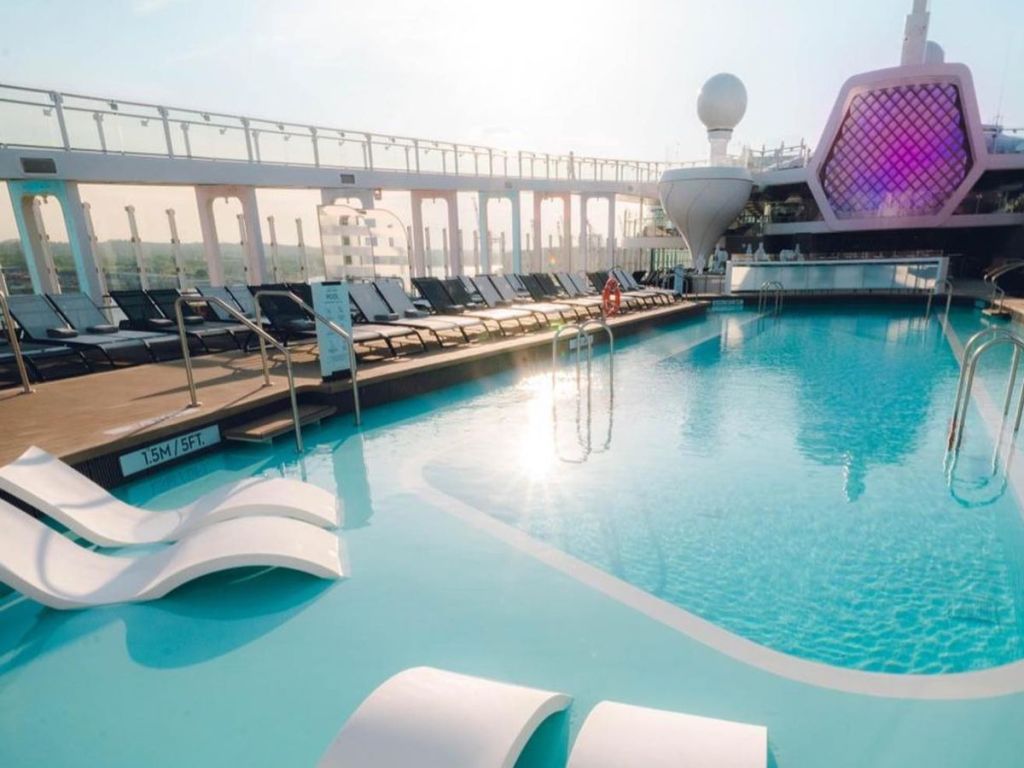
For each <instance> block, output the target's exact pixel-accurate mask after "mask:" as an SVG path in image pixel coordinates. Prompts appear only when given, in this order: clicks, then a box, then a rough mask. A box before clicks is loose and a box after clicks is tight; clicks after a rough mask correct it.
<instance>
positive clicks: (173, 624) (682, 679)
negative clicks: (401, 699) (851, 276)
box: [0, 307, 1024, 768]
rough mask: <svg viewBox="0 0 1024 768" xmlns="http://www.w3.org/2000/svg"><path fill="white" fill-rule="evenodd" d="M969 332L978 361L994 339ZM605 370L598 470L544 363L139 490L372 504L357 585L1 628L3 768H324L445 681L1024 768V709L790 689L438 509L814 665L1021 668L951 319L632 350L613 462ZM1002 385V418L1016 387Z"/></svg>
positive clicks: (793, 760) (844, 744)
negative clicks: (418, 688)
mask: <svg viewBox="0 0 1024 768" xmlns="http://www.w3.org/2000/svg"><path fill="white" fill-rule="evenodd" d="M953 320H954V323H953V324H954V326H955V327H956V330H957V332H958V333H959V334H960V335H961V336H963V337H965V336H966V335H967V333H969V332H970V331H971V330H974V329H976V328H977V327H978V322H979V320H978V317H977V315H975V314H974V313H972V312H966V311H964V312H957V313H956V314H955V316H954V318H953ZM604 362H605V361H604V359H603V357H602V356H600V355H599V356H598V357H597V358H596V359H595V367H594V379H593V390H592V392H591V411H590V417H591V421H590V431H589V436H590V439H589V447H590V452H589V454H588V455H586V456H585V455H584V454H585V453H586V451H585V450H584V447H585V446H586V445H587V444H588V440H587V435H588V432H587V430H586V426H587V424H586V414H587V410H586V408H585V407H583V406H584V405H585V401H583V402H581V404H580V405H581V407H580V414H581V417H583V418H582V419H581V421H580V428H579V430H577V422H576V389H575V384H574V379H573V376H572V373H571V368H565V369H563V373H562V374H561V375H560V378H559V381H558V386H557V389H556V394H555V395H554V396H553V394H552V388H551V379H550V376H549V375H548V372H547V370H546V367H545V366H539V367H538V371H537V373H536V375H533V376H531V375H513V374H505V375H500V376H495V377H490V378H487V379H483V380H480V381H477V382H473V383H471V384H467V385H464V386H460V387H455V388H452V389H448V390H444V391H441V392H437V393H433V394H430V395H426V396H423V397H419V398H416V399H413V400H409V401H405V402H401V403H395V404H391V405H389V406H387V407H384V408H374V409H370V410H368V411H367V412H366V413H365V414H364V415H365V425H364V428H363V429H362V430H360V431H357V430H355V429H354V428H353V427H352V426H351V423H350V421H349V419H348V418H347V417H342V418H338V419H335V420H333V421H331V422H329V423H327V424H325V425H324V426H323V427H322V428H319V429H309V430H307V432H306V441H307V447H308V450H307V453H306V454H305V455H304V456H302V457H298V456H296V455H295V453H294V449H293V445H292V444H291V443H290V442H289V441H288V440H286V439H285V440H279V441H278V442H277V443H276V444H275V445H274V446H272V447H268V446H251V445H229V446H226V447H225V450H223V451H219V452H217V453H213V454H209V455H207V456H204V457H201V458H199V459H197V460H195V461H192V462H189V463H188V464H185V465H180V466H177V467H172V468H169V469H167V470H166V471H163V472H160V473H157V474H155V475H152V476H150V477H147V478H143V479H140V480H138V481H136V482H134V483H132V484H130V485H128V486H125V487H123V488H121V489H119V491H118V493H119V495H121V496H122V497H124V498H126V499H127V500H129V501H132V502H137V503H145V504H148V505H151V506H153V507H155V508H160V507H168V506H172V505H176V504H179V503H182V502H184V501H188V500H190V499H192V498H195V496H197V495H198V494H200V493H202V492H203V491H205V490H208V489H211V488H213V487H216V486H217V485H220V484H222V483H225V482H230V481H231V480H234V479H238V478H240V477H248V476H254V475H267V476H278V475H286V476H290V477H303V478H306V479H308V480H309V481H311V482H314V483H316V484H318V485H321V486H322V487H324V488H327V489H329V490H331V491H334V492H336V493H338V494H339V495H340V496H341V497H342V498H343V499H344V501H345V504H346V507H347V517H348V519H347V523H346V526H345V529H344V530H343V531H342V532H341V534H340V535H341V536H342V538H343V540H344V541H345V544H346V547H347V549H348V552H349V556H350V559H351V568H352V577H351V578H350V579H348V580H345V581H341V582H337V583H326V582H320V581H317V580H312V579H309V578H306V577H303V576H301V575H298V574H293V573H289V572H287V571H282V570H270V571H258V572H256V571H245V572H238V573H228V574H222V575H217V576H212V577H208V578H205V579H201V580H199V581H198V582H195V583H193V584H189V585H186V586H185V587H182V588H181V589H179V590H176V591H175V592H174V593H172V594H171V595H170V596H168V597H167V598H165V599H162V600H158V601H154V602H152V603H149V604H142V605H126V606H113V607H110V608H105V609H97V610H90V611H83V612H57V611H49V610H46V609H43V608H41V607H39V606H38V605H36V604H34V603H32V602H31V601H26V600H10V599H8V600H4V601H0V765H4V766H8V765H10V766H34V765H62V766H63V765H107V766H136V765H150V766H178V765H183V764H194V765H235V764H247V765H261V766H262V765H266V766H277V765H310V764H313V763H314V762H315V760H316V758H317V757H318V756H319V755H320V753H321V752H322V750H323V749H324V748H325V747H326V745H327V744H328V743H329V741H330V740H331V738H332V737H333V735H334V733H335V732H336V731H337V729H338V728H339V727H340V725H341V723H342V722H343V721H344V719H345V718H346V717H347V716H348V714H350V713H351V712H352V711H353V710H354V709H355V707H356V706H357V705H358V703H359V702H360V701H361V700H362V699H363V698H364V697H365V696H366V695H367V694H368V693H369V692H370V691H371V690H372V689H373V688H374V687H376V686H377V685H378V684H379V683H380V682H381V681H382V680H384V679H385V678H387V677H388V676H389V675H391V674H394V673H395V672H397V671H399V670H401V669H404V668H407V667H410V666H415V665H421V664H431V665H435V666H440V667H444V668H448V669H453V670H455V671H461V672H466V673H469V674H479V675H485V676H490V677H495V678H498V679H504V680H509V681H513V682H518V683H522V684H526V685H535V686H539V687H545V688H548V689H552V690H562V691H565V692H567V693H570V694H572V695H573V696H574V697H575V703H574V705H573V708H572V710H571V711H570V720H571V722H570V731H571V732H573V731H575V730H576V729H577V728H578V727H579V723H580V721H581V719H582V718H583V717H584V716H585V715H586V713H587V712H588V711H589V708H590V707H592V706H593V705H594V704H595V703H596V702H597V701H600V700H602V699H613V700H618V701H626V702H629V703H635V704H639V705H643V706H653V707H662V708H666V709H673V710H678V711H683V712H690V713H693V714H699V715H705V716H710V717H724V718H728V719H734V720H739V721H743V722H753V723H760V724H764V725H766V726H768V729H769V743H770V749H771V752H772V756H773V762H772V764H776V765H779V766H781V767H782V768H811V767H812V766H813V767H815V768H816V767H817V766H821V765H829V766H833V767H836V768H854V766H856V767H857V768H861V766H864V765H872V766H880V767H882V768H897V767H898V768H904V766H906V765H924V764H926V765H930V766H950V767H952V766H963V765H992V766H1014V765H1019V756H1020V754H1022V750H1024V733H1021V731H1020V729H1019V728H1018V727H1017V725H1019V722H1020V718H1021V713H1022V712H1024V698H1022V697H1021V696H1020V695H1003V696H999V697H995V698H986V699H980V700H973V701H971V700H959V701H958V700H955V699H954V700H945V701H912V700H904V699H899V698H879V697H877V696H865V695H861V694H854V693H849V692H843V691H835V690H830V689H829V688H828V687H827V686H826V687H820V686H818V685H808V684H804V683H799V682H796V681H794V680H791V679H787V678H786V677H785V676H780V675H778V674H773V673H770V672H766V671H764V670H762V669H758V668H756V667H754V666H751V665H750V664H748V663H745V662H743V661H739V660H736V659H733V658H729V657H728V656H726V655H723V654H722V653H721V652H719V651H718V650H716V649H715V648H714V647H711V646H708V645H705V644H703V643H701V642H698V641H695V640H694V639H692V638H691V637H689V636H687V634H685V633H684V632H680V631H678V630H676V629H672V628H670V627H667V626H664V625H663V624H661V623H659V622H657V621H654V620H652V619H651V618H650V617H649V616H647V615H644V614H643V613H641V612H639V611H637V610H635V609H634V608H633V607H632V606H630V605H627V604H624V603H623V602H620V601H617V600H614V599H611V598H609V597H608V596H607V595H605V594H602V593H600V592H598V591H596V590H594V589H593V588H591V587H590V586H588V585H587V584H585V583H582V582H581V581H579V580H577V579H576V578H573V577H572V576H570V575H567V574H565V573H562V572H558V571H556V570H555V569H552V568H550V567H549V566H548V565H546V564H545V563H543V562H540V561H538V560H536V559H535V558H534V557H532V556H531V555H529V554H527V553H524V552H522V551H519V550H517V549H515V548H513V547H510V546H508V545H507V543H506V542H504V541H502V540H500V539H498V538H495V537H494V536H492V535H491V534H489V533H487V532H484V531H482V530H478V529H477V528H475V527H474V526H472V525H467V524H466V523H465V521H464V520H462V519H459V518H457V517H455V516H453V515H451V514H449V512H450V510H447V509H446V508H445V506H444V504H440V503H438V502H437V500H436V499H435V498H433V497H430V498H427V497H426V496H425V495H424V494H421V492H420V491H421V490H422V489H423V488H424V487H425V486H424V482H426V483H428V484H429V485H430V486H433V487H434V488H437V489H440V490H441V491H443V493H444V494H446V495H448V496H450V497H455V498H457V499H459V500H462V501H464V502H465V503H468V504H470V505H472V506H474V507H477V508H478V509H480V510H482V512H483V513H486V514H487V515H490V516H492V518H493V519H495V520H499V521H503V522H504V523H506V524H508V525H510V526H513V527H514V528H515V529H518V530H523V531H527V532H529V534H530V535H531V536H534V537H535V538H536V539H537V540H538V541H545V542H549V543H550V544H551V545H553V546H555V547H558V548H560V549H562V550H564V551H566V552H569V553H571V554H573V555H575V556H576V557H579V558H581V559H582V560H586V561H588V562H590V563H592V564H594V565H595V566H597V567H599V568H601V569H603V570H605V571H607V572H609V573H612V574H614V575H616V576H618V577H619V578H621V579H623V580H625V581H628V582H630V583H632V584H635V585H636V586H638V587H640V588H641V589H644V590H647V591H649V592H651V593H652V594H655V595H657V596H658V597H659V598H661V600H663V601H666V602H665V604H666V605H667V604H669V603H674V604H676V605H679V606H681V607H683V608H685V609H686V610H689V611H692V612H694V613H696V614H698V615H700V616H704V617H706V618H708V619H709V620H711V621H714V622H715V623H717V624H719V625H721V626H723V627H725V628H727V629H729V630H732V631H734V632H737V633H740V634H742V635H744V636H746V637H748V638H750V639H752V640H755V641H756V642H759V643H763V644H765V645H768V646H771V647H774V648H777V649H779V650H782V651H785V652H786V653H791V654H796V655H799V656H802V657H804V658H811V659H819V660H825V661H828V662H829V663H833V664H840V665H844V666H849V667H857V668H860V669H890V670H892V671H897V672H907V671H920V672H940V671H951V670H956V669H977V668H981V667H986V666H994V665H997V664H1002V663H1005V662H1006V661H1010V660H1012V659H1015V658H1020V657H1021V655H1022V654H1021V653H1020V648H1019V644H1020V642H1021V637H1022V632H1021V628H1020V619H1019V617H1020V615H1021V613H1020V607H1019V606H1020V599H1021V598H1020V594H1021V591H1022V587H1021V584H1022V583H1024V582H1022V581H1021V578H1020V575H1019V574H1020V552H1021V550H1022V549H1024V545H1022V541H1021V522H1020V515H1019V511H1018V506H1017V503H1016V501H1015V499H1014V494H1013V491H1012V488H1010V489H1007V490H1005V491H1004V492H1002V493H1001V494H996V495H995V498H994V500H993V499H991V498H987V497H991V496H992V494H991V493H988V491H990V490H991V487H990V485H988V486H985V487H981V483H982V482H983V481H984V480H985V477H986V474H987V471H988V470H987V466H988V458H989V455H990V452H989V449H990V447H991V439H990V438H989V436H988V435H987V434H986V432H985V430H984V429H982V428H981V423H980V418H979V417H978V414H977V413H972V421H971V424H970V426H969V430H968V435H967V438H966V441H965V453H964V459H963V461H962V462H961V465H960V468H959V470H958V473H959V474H958V482H959V486H958V487H959V488H960V491H961V493H960V494H959V495H960V496H961V497H967V498H966V500H962V501H961V502H958V501H956V500H955V499H953V498H952V497H951V496H950V493H949V489H948V488H946V486H945V484H944V480H943V473H942V451H943V445H944V440H945V434H944V433H945V420H946V418H947V415H948V410H949V408H950V406H951V402H950V401H951V399H952V388H953V384H954V383H955V376H956V364H955V361H954V358H953V355H952V353H951V352H950V349H949V345H948V344H947V342H946V341H945V339H944V338H943V337H942V336H941V334H940V330H939V327H938V325H937V324H935V323H934V322H933V323H931V324H929V325H925V324H923V323H921V322H920V313H919V312H918V311H911V310H902V309H899V308H885V309H878V308H876V309H870V308H864V307H858V308H856V309H851V310H849V311H837V310H835V309H834V308H830V309H829V310H828V311H826V312H817V311H806V310H797V309H795V308H787V310H786V314H785V315H784V317H783V318H782V319H781V321H780V322H779V323H778V324H772V323H766V324H764V323H763V324H758V323H757V322H756V321H754V320H753V318H752V316H751V315H749V314H746V313H730V314H722V315H709V316H708V317H707V318H706V319H704V320H693V321H689V322H685V323H681V324H680V325H678V326H676V327H673V328H671V329H667V330H664V331H660V332H657V333H651V334H648V335H646V336H644V337H642V338H637V339H630V340H627V341H626V342H624V343H623V344H621V345H620V348H619V351H618V352H617V354H616V374H615V377H616V378H615V403H614V422H613V424H612V431H611V441H610V443H608V446H607V448H606V447H605V442H606V438H607V427H608V421H607V418H606V417H607V405H606V400H605V399H604V398H605V396H606V395H607V389H606V385H605V379H604V378H603V377H602V374H603V372H604V369H603V367H602V366H603V365H604ZM983 380H984V381H985V382H986V383H987V384H990V385H991V387H992V391H993V392H996V391H997V390H996V387H998V386H999V384H1000V382H1001V379H1000V378H999V377H998V364H997V362H993V363H992V364H991V365H990V366H988V368H987V369H986V371H984V372H983ZM996 399H998V397H996ZM553 407H554V408H556V409H557V410H556V414H557V419H558V421H557V424H558V429H557V435H556V434H555V430H553V428H552V419H551V414H552V408H553ZM862 433H864V434H862ZM556 436H557V439H558V444H557V446H556V445H555V444H554V438H555V437H556ZM581 440H582V442H583V447H581V444H580V443H581ZM584 458H585V459H586V460H585V461H584V460H583V459H584ZM983 496H987V497H986V498H982V497H983ZM560 765H561V764H560V763H559V762H558V761H557V760H553V761H552V762H551V763H550V766H560Z"/></svg>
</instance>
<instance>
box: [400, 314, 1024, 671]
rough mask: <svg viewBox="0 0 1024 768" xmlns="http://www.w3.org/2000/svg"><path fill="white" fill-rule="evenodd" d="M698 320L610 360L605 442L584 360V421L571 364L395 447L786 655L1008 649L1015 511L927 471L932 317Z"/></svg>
mask: <svg viewBox="0 0 1024 768" xmlns="http://www.w3.org/2000/svg"><path fill="white" fill-rule="evenodd" d="M710 323H711V328H712V329H713V328H714V326H715V325H716V324H717V325H718V326H719V327H720V328H721V333H720V334H717V335H712V336H711V337H710V338H707V339H706V340H701V338H700V337H698V338H696V339H693V338H692V337H689V338H685V335H684V338H680V334H663V335H661V336H659V337H657V338H656V339H652V340H649V341H646V342H644V343H642V344H638V345H631V346H629V347H627V348H625V349H622V350H621V351H620V352H619V354H618V355H617V359H616V367H615V388H616V395H617V397H616V398H615V402H614V408H613V415H614V423H613V425H612V428H611V429H612V436H611V439H610V441H608V445H607V448H605V445H604V443H605V442H606V441H607V435H608V427H609V424H608V402H607V401H608V393H607V388H608V383H607V377H606V376H605V375H603V374H605V370H604V369H603V367H601V365H600V364H595V369H594V375H593V385H592V391H591V393H590V396H589V400H590V406H589V413H588V412H587V411H588V408H587V400H588V396H587V393H586V390H585V388H584V390H583V394H582V395H581V396H579V397H577V390H576V387H575V378H574V372H573V370H572V367H571V366H569V367H567V368H566V369H564V372H563V374H562V375H561V376H560V377H559V387H558V389H557V390H556V391H555V393H554V394H552V390H551V382H550V381H549V379H548V377H547V376H545V375H543V374H540V375H537V376H535V377H531V378H527V379H525V380H522V381H519V382H516V383H513V384H508V385H506V386H504V387H499V388H496V389H494V390H493V391H490V392H487V393H485V394H480V395H477V396H469V397H464V398H461V399H460V402H459V403H458V404H451V405H449V406H446V407H443V408H441V409H439V410H438V411H435V412H433V413H432V414H431V415H430V416H429V418H426V419H425V420H424V421H423V422H422V423H419V424H410V425H406V426H403V427H402V428H401V429H400V430H398V431H397V432H396V433H395V434H394V435H393V436H392V439H393V440H394V441H395V450H396V452H398V453H405V452H407V451H410V450H415V448H413V447H412V446H419V445H433V446H434V448H433V450H431V451H430V452H429V453H424V461H425V466H426V470H425V473H426V477H427V478H428V480H429V481H430V482H431V483H432V484H434V485H436V486H438V487H440V488H442V489H443V490H445V491H446V492H449V493H451V494H452V495H454V496H456V497H458V498H461V499H463V500H465V501H467V502H468V503H470V504H471V505H473V506H475V507H477V508H479V509H481V510H484V511H486V512H488V513H489V514H491V515H494V516H495V517H497V518H499V519H501V520H503V521H505V522H507V523H510V524H512V525H515V526H517V527H518V528H521V529H522V530H524V531H527V532H528V533H529V534H530V535H531V536H534V537H537V538H539V539H541V540H543V541H545V542H547V543H550V544H552V545H554V546H556V547H558V548H560V549H562V550H564V551H565V552H567V553H569V554H571V555H573V556H575V557H577V558H580V559H582V560H584V561H586V562H588V563H590V564H592V565H596V566H598V567H599V568H601V569H603V570H605V571H607V572H609V573H611V574H613V575H615V576H617V577H618V578H621V579H623V580H625V581H627V582H629V583H631V584H633V585H635V586H638V587H640V588H642V589H644V590H645V591H647V592H649V593H651V594H653V595H655V596H657V597H659V598H661V599H663V600H666V601H669V602H670V603H673V604H675V605H677V606H679V607H681V608H684V609H686V610H688V611H692V612H694V613H696V614H698V615H699V616H701V617H703V618H705V619H707V620H709V621H711V622H713V623H715V624H717V625H719V626H721V627H724V628H726V629H729V630H731V631H733V632H736V633H738V634H740V635H743V636H744V637H747V638H749V639H751V640H754V641H755V642H758V643H762V644H764V645H767V646H769V647H771V648H774V649H776V650H779V651H782V652H785V653H789V654H793V655H796V656H800V657H803V658H806V659H811V660H815V661H822V662H826V663H829V664H836V665H841V666H847V667H854V668H857V669H864V670H871V671H880V672H899V673H940V672H959V671H966V670H971V669H980V668H985V667H989V666H996V665H999V664H1004V663H1007V662H1010V661H1014V660H1016V659H1019V658H1021V657H1022V656H1024V613H1022V608H1024V603H1022V600H1024V594H1022V593H1021V589H1020V585H1021V583H1022V574H1024V527H1022V519H1021V516H1020V514H1019V510H1018V508H1017V505H1016V502H1015V500H1014V499H1013V496H1012V494H1009V493H1006V494H1004V495H1003V496H1002V497H1000V498H999V499H998V500H997V501H996V502H995V503H992V504H985V505H982V504H980V503H977V504H976V503H974V502H972V500H971V499H970V498H969V497H968V499H967V500H966V502H964V501H963V500H957V499H955V498H953V497H952V496H951V494H950V490H949V488H947V485H946V479H945V476H944V474H943V471H942V466H943V454H944V448H945V430H946V426H947V422H948V418H949V410H950V409H949V399H950V396H951V395H950V393H951V392H952V390H953V389H954V387H955V384H956V376H957V371H958V369H957V364H956V360H955V358H954V355H953V354H952V351H951V349H950V347H949V345H948V343H947V341H946V339H945V338H944V337H943V334H942V329H941V327H940V325H939V324H938V323H936V322H934V321H933V322H930V323H929V322H925V321H924V319H923V318H922V317H921V314H920V311H919V310H910V311H905V312H901V311H894V310H892V309H888V308H874V309H865V308H863V307H860V308H855V309H851V310H850V311H846V312H843V311H838V312H837V311H836V310H835V309H833V308H830V309H828V310H817V311H816V310H790V311H787V313H786V315H785V317H784V319H782V320H780V321H777V322H776V321H764V320H753V319H752V318H751V317H750V316H747V315H743V314H731V315H727V316H721V317H720V318H718V319H717V323H716V320H715V319H714V318H713V319H712V320H711V321H710ZM577 402H579V403H581V410H582V414H581V415H580V416H579V418H577V410H576V409H577ZM553 409H554V410H553ZM552 413H554V414H555V419H554V421H555V423H557V425H558V430H557V431H556V430H553V428H552V425H551V422H552ZM588 419H589V425H588ZM577 423H579V424H580V425H581V426H580V430H581V431H582V433H583V434H582V435H581V434H577V432H578V430H577ZM588 432H589V436H588V434H586V433H588ZM580 438H582V439H580ZM588 439H589V443H590V447H591V449H592V450H591V452H590V454H589V455H587V454H586V450H585V448H586V444H587V442H588ZM976 442H977V441H975V443H976ZM439 443H440V444H441V445H440V446H439V445H438V444H439ZM581 444H582V447H581ZM970 445H971V441H968V449H967V453H968V456H972V457H973V454H972V453H971V451H970ZM439 448H441V449H440V450H439ZM979 467H980V464H979V463H978V462H972V461H971V459H970V458H967V457H965V459H964V460H963V461H962V462H961V464H960V465H959V467H958V485H962V484H963V483H964V475H965V474H970V473H971V472H972V471H977V470H978V469H979Z"/></svg>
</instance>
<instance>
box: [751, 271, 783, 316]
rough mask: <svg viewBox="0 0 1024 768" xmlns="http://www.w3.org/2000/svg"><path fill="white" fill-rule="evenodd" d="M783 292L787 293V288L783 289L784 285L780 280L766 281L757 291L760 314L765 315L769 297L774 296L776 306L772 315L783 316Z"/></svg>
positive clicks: (773, 307) (774, 305)
mask: <svg viewBox="0 0 1024 768" xmlns="http://www.w3.org/2000/svg"><path fill="white" fill-rule="evenodd" d="M783 291H785V288H783V286H782V283H780V282H779V281H778V280H766V281H765V282H763V283H761V287H760V288H759V289H758V291H757V311H758V313H759V314H763V313H764V312H765V311H766V310H767V309H768V297H769V296H772V297H773V299H774V304H773V306H772V312H771V314H772V315H780V314H782V302H783Z"/></svg>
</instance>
